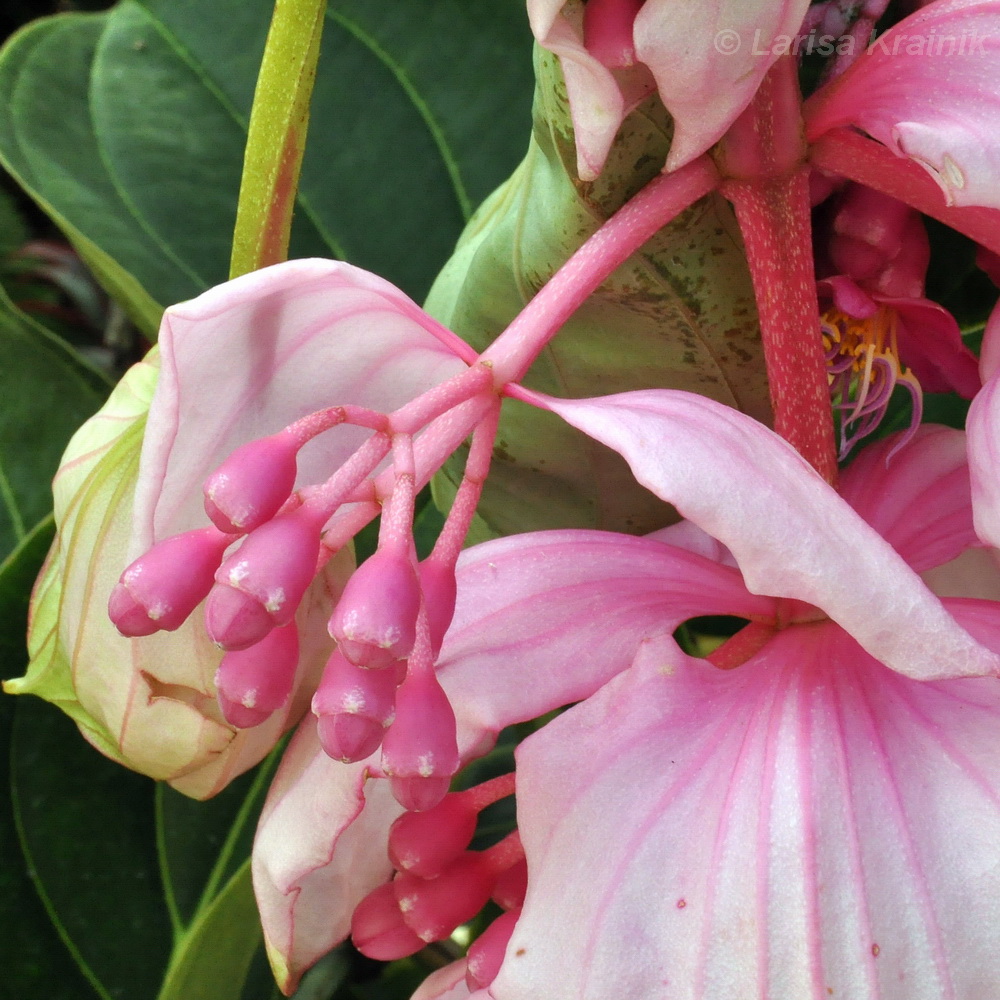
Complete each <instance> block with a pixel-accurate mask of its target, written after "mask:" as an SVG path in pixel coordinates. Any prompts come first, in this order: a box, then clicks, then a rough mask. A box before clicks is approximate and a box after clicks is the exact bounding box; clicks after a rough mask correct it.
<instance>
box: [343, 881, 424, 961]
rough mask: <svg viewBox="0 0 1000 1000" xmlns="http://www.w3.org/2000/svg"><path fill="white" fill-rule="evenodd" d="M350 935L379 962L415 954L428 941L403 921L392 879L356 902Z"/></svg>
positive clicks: (360, 947)
mask: <svg viewBox="0 0 1000 1000" xmlns="http://www.w3.org/2000/svg"><path fill="white" fill-rule="evenodd" d="M351 938H352V939H353V941H354V947H355V948H357V949H358V951H360V952H361V954H362V955H367V956H368V957H369V958H374V959H375V960H376V961H379V962H392V961H394V960H395V959H397V958H406V957H407V956H408V955H415V954H416V953H417V952H418V951H420V949H421V948H423V947H424V944H425V943H426V942H424V941H422V940H421V939H420V938H418V937H417V935H416V934H414V933H413V931H412V930H410V928H409V927H407V925H406V924H405V923H404V922H403V914H402V913H401V912H400V909H399V903H397V902H396V894H395V893H394V892H393V888H392V883H391V882H386V883H385V884H384V885H380V886H379V887H378V888H377V889H376V890H374V892H370V893H369V894H368V895H367V896H365V898H364V899H363V900H361V902H360V903H359V904H358V905H357V907H356V908H355V910H354V916H353V917H352V918H351Z"/></svg>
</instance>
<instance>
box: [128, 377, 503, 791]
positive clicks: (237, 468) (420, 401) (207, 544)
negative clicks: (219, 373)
mask: <svg viewBox="0 0 1000 1000" xmlns="http://www.w3.org/2000/svg"><path fill="white" fill-rule="evenodd" d="M498 414H499V398H498V396H497V392H496V389H495V387H494V385H493V373H492V370H491V366H490V364H489V363H483V362H480V363H477V364H475V365H473V366H471V367H469V368H468V369H466V370H465V371H463V372H462V373H461V374H459V375H457V376H455V377H454V378H452V379H451V380H449V381H448V382H445V383H443V384H442V385H439V386H437V387H435V388H434V389H432V390H430V391H429V392H427V393H425V394H424V395H423V396H420V397H418V398H417V399H415V400H413V401H412V402H411V403H409V404H407V405H406V406H404V407H401V408H400V409H399V410H396V411H394V412H393V413H391V414H384V413H379V412H376V411H374V410H368V409H365V408H363V407H359V406H336V407H331V408H329V409H325V410H321V411H318V412H316V413H312V414H310V415H309V416H307V417H304V418H302V419H301V420H298V421H296V422H295V423H293V424H291V425H290V426H288V427H286V428H284V430H281V431H279V432H278V433H276V434H273V435H271V436H269V437H265V438H260V439H257V440H254V441H250V442H249V443H248V444H245V445H243V446H242V447H241V448H238V449H237V450H236V451H234V452H233V453H232V454H231V455H230V456H229V457H228V458H227V459H226V460H225V461H224V462H223V463H222V465H221V466H219V468H217V469H216V470H215V472H213V473H212V474H211V475H210V476H209V477H208V479H207V481H206V482H205V484H204V494H205V511H206V513H207V514H208V517H209V518H210V519H211V521H212V524H213V526H211V527H207V528H200V529H197V530H194V531H189V532H186V533H184V534H182V535H176V536H173V537H171V538H167V539H164V540H163V541H161V542H159V543H158V544H156V545H155V546H154V547H153V548H152V549H150V550H149V551H148V552H146V553H145V554H144V555H142V556H141V557H140V558H138V559H137V560H135V562H133V563H132V564H131V565H130V566H129V567H128V569H126V570H125V572H124V573H123V574H122V576H121V579H120V582H119V583H118V585H117V586H116V587H115V589H114V591H113V593H112V595H111V599H110V603H109V612H110V615H111V618H112V620H113V621H114V623H115V625H116V626H117V627H118V629H119V631H120V632H122V633H123V634H124V635H127V636H143V635H149V634H151V633H153V632H155V631H158V630H160V629H166V630H172V629H176V628H178V627H179V626H180V625H181V624H182V622H184V621H185V620H186V619H187V617H188V616H189V615H190V614H191V613H192V612H193V611H194V610H195V609H196V608H197V607H198V606H199V605H200V604H201V603H202V602H204V605H205V628H206V630H207V632H208V635H209V636H210V637H211V639H212V640H213V641H214V642H215V643H216V644H217V645H219V646H220V647H221V648H222V649H224V650H225V651H226V653H225V656H224V657H223V658H222V662H221V664H220V666H219V669H218V672H217V674H216V678H215V682H216V688H217V692H218V698H219V703H220V706H221V709H222V713H223V715H224V716H225V718H226V719H227V720H228V721H229V723H230V724H231V725H233V726H236V727H240V728H246V727H250V726H256V725H259V724H260V723H262V722H264V721H265V720H266V719H267V718H268V717H269V716H270V715H272V714H273V713H274V712H276V711H278V710H279V709H280V708H282V707H283V706H284V705H285V704H286V703H287V701H288V698H289V697H290V695H291V692H292V689H293V687H294V684H295V678H296V671H297V666H298V660H299V648H298V647H299V636H298V627H297V625H296V622H295V614H296V611H297V609H298V607H299V605H300V603H301V602H302V599H303V597H304V596H305V594H306V591H307V590H308V588H309V586H310V585H311V583H312V581H313V579H314V578H315V577H316V575H317V573H318V572H319V571H320V570H321V569H322V568H323V567H324V565H325V564H326V562H327V561H328V560H329V559H330V558H331V557H332V556H333V555H334V554H335V553H336V552H337V551H338V550H339V549H340V548H342V547H343V546H344V545H346V544H347V543H348V542H349V541H350V539H351V538H352V537H353V536H354V535H355V534H356V533H357V531H358V530H359V529H360V528H361V527H363V526H364V524H366V523H367V522H368V521H370V520H371V519H372V518H373V517H375V516H376V515H377V514H379V513H381V524H380V530H379V542H378V548H377V550H376V552H375V553H374V555H372V556H371V557H370V558H369V559H368V560H367V561H366V562H364V563H363V564H362V565H361V566H360V567H359V568H358V570H357V571H356V572H355V573H354V575H353V576H352V577H351V578H350V580H349V581H348V583H347V585H346V587H345V588H344V591H343V593H342V595H341V597H340V600H339V601H338V603H337V605H336V607H335V608H334V610H333V614H332V616H331V617H330V620H329V623H328V629H329V633H330V635H331V637H332V638H333V639H334V640H335V641H336V648H335V649H334V651H333V653H332V654H331V656H330V657H329V660H328V661H327V665H326V668H325V671H324V673H323V676H322V680H321V682H320V684H319V687H318V689H317V690H316V692H315V695H314V697H313V701H312V710H313V712H314V714H315V715H316V716H317V719H318V727H319V734H320V739H321V742H322V745H323V748H324V749H325V751H326V752H327V753H328V754H329V755H330V756H331V757H334V758H335V759H338V760H342V761H345V762H353V761H358V760H363V759H365V758H367V757H368V756H370V755H371V754H373V753H375V752H377V751H378V750H379V748H380V747H381V756H382V759H381V771H382V773H384V774H385V775H386V776H387V777H389V778H390V779H391V783H392V787H393V792H394V794H395V795H396V797H397V798H398V799H399V801H400V803H401V804H402V805H403V806H405V807H406V808H407V809H411V810H421V809H429V808H431V807H433V806H435V805H436V804H437V803H438V802H440V801H441V799H442V798H443V797H444V795H445V794H446V793H447V791H448V787H449V784H450V781H451V778H452V776H453V775H454V774H455V772H456V771H457V770H458V768H459V766H460V760H459V754H458V747H457V742H456V723H455V715H454V712H453V711H452V708H451V705H450V704H449V702H448V698H447V696H446V695H445V693H444V691H443V689H442V688H441V685H440V684H439V683H438V680H437V676H436V674H435V670H434V663H435V659H436V657H437V654H438V652H439V650H440V648H441V643H442V641H443V638H444V634H445V632H446V631H447V629H448V626H449V625H450V623H451V618H452V615H453V614H454V610H455V563H456V560H457V559H458V554H459V552H460V550H461V547H462V544H463V542H464V539H465V535H466V532H467V530H468V525H469V522H470V520H471V518H472V515H473V513H474V511H475V508H476V504H477V502H478V500H479V495H480V492H481V489H482V484H483V481H484V480H485V478H486V475H487V473H488V471H489V462H490V457H491V454H492V448H493V441H494V438H495V436H496V429H497V419H498ZM340 425H351V426H354V427H360V428H364V429H366V430H368V431H371V432H372V433H371V434H370V436H369V437H368V438H367V440H366V441H365V442H364V443H363V444H362V445H361V446H360V447H359V448H358V449H357V450H356V451H355V452H354V453H353V454H352V455H351V456H350V457H349V458H348V459H347V461H346V462H344V463H343V464H342V465H341V466H340V468H339V469H337V470H336V472H335V473H334V474H333V475H332V476H331V477H330V478H329V479H328V480H327V481H326V482H325V483H321V484H317V485H311V486H306V487H303V488H300V489H298V490H295V488H294V487H295V480H296V475H297V455H298V452H299V450H300V449H301V448H302V447H303V446H304V445H305V444H306V443H307V442H309V441H310V440H312V439H313V438H314V437H316V436H317V435H318V434H321V433H324V432H326V431H329V430H331V429H332V428H334V427H337V426H340ZM470 431H472V444H471V447H470V451H469V458H468V461H467V463H466V469H465V475H464V477H463V480H462V483H461V484H460V486H459V489H458V493H457V495H456V499H455V502H454V504H453V505H452V509H451V512H450V514H449V516H448V518H447V520H446V522H445V526H444V529H443V530H442V532H441V535H440V536H439V538H438V541H437V543H436V545H435V547H434V550H433V551H432V553H431V554H430V555H429V556H428V557H427V559H425V560H424V561H423V562H421V563H418V561H417V556H416V550H415V546H414V543H413V515H414V503H415V498H416V493H417V490H418V489H419V488H420V486H421V485H422V484H423V483H425V482H426V481H427V480H428V479H429V478H430V475H432V474H433V472H434V471H435V470H436V469H437V468H438V467H439V466H440V464H441V462H442V461H443V460H444V458H445V457H447V455H448V454H450V453H451V452H452V451H453V450H454V448H455V447H456V446H457V445H458V444H459V443H460V442H461V440H462V438H464V437H465V436H466V435H468V433H469V432H470ZM387 460H388V461H387ZM386 464H387V468H385V469H382V468H381V467H382V466H383V465H386Z"/></svg>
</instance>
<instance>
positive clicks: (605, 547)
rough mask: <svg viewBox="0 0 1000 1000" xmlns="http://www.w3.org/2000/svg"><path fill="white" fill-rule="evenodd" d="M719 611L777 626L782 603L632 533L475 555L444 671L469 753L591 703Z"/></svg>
mask: <svg viewBox="0 0 1000 1000" xmlns="http://www.w3.org/2000/svg"><path fill="white" fill-rule="evenodd" d="M708 614H728V615H740V616H742V617H746V618H750V617H752V616H760V617H764V618H770V617H773V615H774V602H773V601H770V600H769V599H767V598H759V597H754V596H753V595H751V594H748V593H747V591H746V588H745V587H744V585H743V582H742V579H741V577H740V575H739V573H738V572H737V571H736V570H735V569H731V568H730V567H728V566H720V565H718V564H717V563H716V562H713V561H712V560H710V559H706V558H705V557H703V556H700V555H697V554H695V553H691V552H687V551H684V550H682V549H678V548H675V547H673V546H670V545H665V544H663V543H662V542H658V541H653V540H650V539H644V538H633V537H630V536H628V535H616V534H612V533H610V532H601V531H575V530H567V531H542V532H535V533H532V534H530V535H514V536H511V537H508V538H501V539H497V540H496V541H492V542H486V543H484V544H482V545H477V546H475V547H473V548H471V549H469V550H467V551H466V552H464V553H463V554H462V557H461V559H460V560H459V564H458V604H457V607H456V609H455V618H454V620H453V622H452V626H451V628H450V629H449V631H448V634H447V635H446V637H445V641H444V645H443V647H442V650H441V658H440V667H439V671H440V678H441V683H442V685H443V686H444V688H445V690H446V691H447V692H448V696H449V698H450V699H451V702H452V704H453V705H454V706H455V713H456V716H457V718H458V724H459V746H460V749H461V750H462V753H463V754H469V753H475V752H476V751H477V750H478V752H482V748H483V741H484V740H492V738H494V737H495V735H496V734H497V733H498V732H499V731H500V730H501V729H503V728H504V727H505V726H508V725H511V724H512V723H514V722H519V721H523V720H525V719H533V718H536V717H537V716H539V715H542V714H544V713H545V712H548V711H550V710H551V709H553V708H558V707H560V706H562V705H567V704H570V703H571V702H574V701H578V700H580V699H581V698H586V697H588V696H589V695H590V694H592V693H593V692H594V691H596V690H597V689H598V688H599V687H600V686H601V685H602V684H604V683H605V682H606V681H607V680H608V679H609V678H611V677H613V676H614V675H615V674H616V673H618V672H619V671H621V670H624V669H625V668H626V667H627V666H628V665H629V663H631V662H632V658H633V656H634V655H635V650H636V648H637V646H638V645H639V643H640V642H642V640H643V639H645V638H647V637H649V636H653V635H662V634H668V635H669V634H670V633H671V632H673V630H674V629H675V628H676V627H677V626H678V625H679V624H680V623H681V622H683V621H685V620H686V619H688V618H691V617H694V616H696V615H708ZM488 745H489V744H486V746H488Z"/></svg>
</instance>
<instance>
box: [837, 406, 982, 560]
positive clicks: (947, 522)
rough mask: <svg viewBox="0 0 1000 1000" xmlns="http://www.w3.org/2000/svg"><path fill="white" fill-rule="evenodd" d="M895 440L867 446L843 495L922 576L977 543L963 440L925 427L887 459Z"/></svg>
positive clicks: (850, 472)
mask: <svg viewBox="0 0 1000 1000" xmlns="http://www.w3.org/2000/svg"><path fill="white" fill-rule="evenodd" d="M897 442H898V436H896V435H893V436H892V437H890V438H886V439H885V440H884V441H879V442H877V443H876V444H873V445H869V446H868V447H867V448H865V449H864V450H863V451H862V452H861V453H860V454H859V455H858V457H857V458H856V459H855V461H853V462H852V463H851V464H850V465H849V466H848V467H847V469H846V470H845V472H844V474H843V476H842V477H841V480H840V485H839V488H838V489H839V493H840V495H841V497H843V499H844V500H846V501H847V502H848V503H849V504H850V505H851V506H852V507H853V508H854V509H855V510H856V511H857V512H858V513H859V514H860V515H861V516H862V517H863V518H864V519H865V520H866V521H867V522H868V523H869V524H870V525H871V526H872V527H873V528H874V529H875V530H876V531H877V532H878V533H879V534H880V535H882V537H883V538H885V540H886V541H887V542H889V544H890V545H892V547H893V548H894V549H895V550H896V551H897V552H898V553H899V554H900V555H901V556H902V557H903V558H904V559H905V560H906V561H907V562H908V563H909V564H910V566H911V567H912V568H913V569H914V570H916V571H917V572H918V573H923V572H924V571H925V570H928V569H930V568H931V567H933V566H940V565H941V564H942V563H946V562H949V561H950V560H952V559H955V558H956V557H958V556H959V555H960V554H961V553H962V552H964V551H965V550H966V549H968V548H970V547H973V546H976V545H978V544H979V539H978V538H977V537H976V533H975V530H974V529H973V527H972V498H971V485H970V483H969V468H968V462H967V460H966V454H965V447H966V445H965V435H964V434H963V433H962V432H961V431H958V430H954V429H952V428H950V427H940V426H936V425H933V424H924V425H923V426H922V427H920V428H919V429H918V430H917V433H916V434H915V435H914V437H913V439H912V440H911V441H910V442H909V444H908V445H907V446H906V447H905V448H901V449H900V450H899V451H898V452H897V453H896V454H895V455H894V456H893V457H892V460H891V461H890V460H889V454H890V452H891V451H892V449H893V447H894V446H895V445H896V444H897Z"/></svg>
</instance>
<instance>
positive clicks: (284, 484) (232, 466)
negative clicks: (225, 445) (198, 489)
mask: <svg viewBox="0 0 1000 1000" xmlns="http://www.w3.org/2000/svg"><path fill="white" fill-rule="evenodd" d="M297 452H298V442H297V441H296V440H295V439H294V438H293V437H291V436H290V435H289V434H286V433H284V432H283V431H282V432H280V433H278V434H272V435H271V436H270V437H265V438H258V439H257V440H256V441H249V442H247V444H245V445H243V446H242V447H240V448H237V449H236V450H235V451H234V452H233V453H232V454H231V455H230V456H229V457H228V458H227V459H226V460H225V461H224V462H223V463H222V465H220V466H219V467H218V468H217V469H216V470H215V472H213V473H212V474H211V475H210V476H209V477H208V479H207V480H205V513H206V514H208V516H209V517H210V518H211V519H212V523H213V524H215V525H216V527H218V528H219V530H220V531H228V532H230V533H233V534H243V533H245V532H248V531H253V530H254V528H258V527H260V525H262V524H263V523H264V522H265V521H269V520H270V519H271V518H272V517H274V515H275V514H277V513H278V511H279V510H280V509H281V505H282V504H283V503H284V502H285V501H286V500H287V499H288V496H289V494H290V493H291V492H292V488H293V487H294V486H295V473H296V465H295V456H296V453H297Z"/></svg>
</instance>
